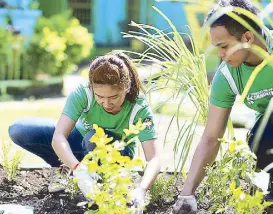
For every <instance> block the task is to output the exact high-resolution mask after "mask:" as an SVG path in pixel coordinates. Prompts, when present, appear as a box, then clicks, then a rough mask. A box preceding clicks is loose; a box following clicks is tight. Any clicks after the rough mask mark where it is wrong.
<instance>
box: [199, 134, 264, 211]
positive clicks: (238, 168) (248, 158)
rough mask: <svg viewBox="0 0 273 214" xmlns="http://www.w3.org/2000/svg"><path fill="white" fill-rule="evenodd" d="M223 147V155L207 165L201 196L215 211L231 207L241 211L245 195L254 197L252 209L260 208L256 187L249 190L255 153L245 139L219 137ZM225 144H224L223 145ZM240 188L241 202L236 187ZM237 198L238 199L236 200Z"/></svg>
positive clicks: (259, 195)
mask: <svg viewBox="0 0 273 214" xmlns="http://www.w3.org/2000/svg"><path fill="white" fill-rule="evenodd" d="M219 140H220V142H221V143H222V144H223V147H226V150H225V152H224V154H223V155H222V157H220V158H219V159H218V160H216V161H215V162H214V163H213V164H212V165H211V166H207V167H206V173H207V178H206V180H205V185H204V186H203V187H202V189H201V194H200V197H201V198H204V197H205V198H206V199H207V200H208V201H209V203H210V208H209V210H210V211H212V212H216V213H223V212H225V211H228V210H233V211H234V212H235V213H236V212H237V213H242V212H240V211H241V209H242V206H245V207H247V206H248V205H247V203H249V202H248V201H247V200H248V199H253V200H256V201H257V203H255V204H254V205H253V207H251V209H253V210H259V209H260V208H261V206H260V205H259V206H258V203H261V200H260V199H261V194H263V193H260V192H259V191H256V192H255V193H254V194H253V195H252V194H250V193H251V192H252V191H251V190H252V189H253V183H252V182H251V179H249V178H250V177H253V176H255V175H254V173H255V167H256V156H255V154H253V153H252V152H251V151H250V150H249V148H248V145H247V143H246V142H245V141H242V140H226V139H219ZM225 145H226V146H225ZM239 190H242V195H244V196H245V198H244V199H243V200H241V201H242V203H243V202H244V203H245V205H244V204H241V205H240V204H239V202H238V201H236V200H239V198H240V197H241V196H240V195H238V191H239ZM237 202H238V203H237Z"/></svg>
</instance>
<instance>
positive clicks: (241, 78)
mask: <svg viewBox="0 0 273 214" xmlns="http://www.w3.org/2000/svg"><path fill="white" fill-rule="evenodd" d="M254 69H255V67H250V66H247V65H245V64H242V65H240V66H239V67H236V68H233V67H231V66H230V65H229V64H227V63H225V62H224V63H222V64H221V65H220V67H219V69H218V71H217V73H216V74H215V77H214V79H213V83H212V89H211V94H210V102H211V103H212V104H213V105H216V106H218V107H223V108H231V107H232V106H233V104H234V101H235V97H236V95H237V94H240V95H241V94H242V93H243V90H244V88H245V86H246V83H247V81H248V79H249V77H250V75H251V74H252V72H253V71H254ZM228 73H229V74H228ZM271 97H273V68H272V67H271V66H270V65H266V66H265V67H264V68H263V69H262V70H261V71H260V73H259V74H258V75H257V76H256V79H255V80H254V82H253V84H252V86H251V88H250V90H249V91H248V94H247V96H246V99H245V100H244V103H245V104H246V105H247V106H248V107H249V108H251V109H253V110H255V111H257V112H259V113H264V112H265V110H266V107H267V105H268V103H269V101H270V99H271Z"/></svg>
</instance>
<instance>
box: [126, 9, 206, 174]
mask: <svg viewBox="0 0 273 214" xmlns="http://www.w3.org/2000/svg"><path fill="white" fill-rule="evenodd" d="M153 8H154V9H155V10H156V11H157V12H158V13H160V15H161V16H162V17H164V19H165V20H166V21H167V22H168V23H169V25H170V27H171V28H172V30H173V32H171V33H165V32H164V31H161V30H159V29H157V28H155V27H153V26H150V25H145V24H137V23H135V22H132V23H131V26H132V27H134V28H136V29H137V30H135V31H129V32H128V33H124V37H125V38H134V39H136V40H139V41H141V42H142V43H144V44H145V45H146V46H147V49H146V51H144V52H143V53H135V52H133V54H136V55H137V56H138V58H139V59H138V61H137V62H138V63H146V62H149V63H154V65H156V66H158V67H159V68H160V71H159V72H156V73H154V74H151V75H150V76H149V78H148V82H149V83H148V84H147V87H148V88H149V90H148V93H149V92H152V91H153V92H154V91H157V92H159V93H162V94H163V93H166V91H167V93H166V94H167V96H165V97H166V99H165V101H163V102H162V105H164V104H165V103H167V102H169V101H171V100H172V101H173V100H175V103H176V104H177V111H176V113H175V114H174V115H173V117H172V120H171V123H170V124H169V127H168V130H167V132H166V133H168V131H169V128H170V126H171V124H172V123H173V122H176V124H177V128H178V136H177V137H176V139H175V148H174V154H175V160H178V161H177V162H175V171H181V170H182V169H183V167H184V165H185V161H186V159H187V156H188V153H189V149H190V147H191V142H192V139H193V136H194V132H195V128H196V125H197V123H198V122H201V123H202V124H205V121H206V118H207V113H208V96H209V85H208V81H207V74H206V65H205V56H204V54H203V53H201V52H200V51H199V48H198V47H197V46H196V42H195V39H194V35H190V34H187V33H179V32H178V31H177V29H176V27H175V26H174V25H173V24H172V22H171V20H169V19H168V18H167V17H166V16H165V15H164V14H163V13H162V12H161V11H160V10H159V9H157V8H156V7H153ZM185 37H188V38H189V41H190V47H191V49H192V51H190V50H189V48H188V44H186V43H185V41H184V38H185ZM188 98H189V99H190V101H191V102H192V104H193V108H191V111H192V112H195V113H194V114H193V115H192V120H191V121H190V122H185V123H184V124H179V109H180V108H181V107H182V106H183V104H184V103H185V100H188ZM166 139H167V134H166V137H165V142H166Z"/></svg>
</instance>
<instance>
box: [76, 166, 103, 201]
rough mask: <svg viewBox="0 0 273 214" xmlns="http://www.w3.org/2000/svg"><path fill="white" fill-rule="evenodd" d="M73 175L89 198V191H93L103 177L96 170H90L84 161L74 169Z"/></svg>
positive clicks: (85, 195)
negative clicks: (91, 171)
mask: <svg viewBox="0 0 273 214" xmlns="http://www.w3.org/2000/svg"><path fill="white" fill-rule="evenodd" d="M73 177H74V178H75V179H76V180H77V184H78V187H79V189H80V190H81V192H82V193H83V195H84V197H85V198H86V199H87V200H90V198H89V197H88V193H90V192H92V190H93V189H94V188H95V186H96V184H97V182H98V180H99V179H101V177H100V176H99V175H98V174H97V173H95V172H93V173H90V172H88V167H87V166H86V165H85V164H82V163H80V164H79V165H78V166H77V167H76V169H75V170H73ZM91 200H92V199H91Z"/></svg>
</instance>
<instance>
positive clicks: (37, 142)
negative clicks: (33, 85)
mask: <svg viewBox="0 0 273 214" xmlns="http://www.w3.org/2000/svg"><path fill="white" fill-rule="evenodd" d="M141 89H142V86H141V82H140V80H139V77H138V75H137V72H136V68H135V66H134V65H133V63H132V62H131V60H130V59H129V57H128V56H127V55H125V54H123V53H120V52H119V53H109V54H106V55H105V56H100V57H98V58H96V59H95V60H94V61H93V62H92V63H91V65H90V69H89V84H88V85H80V86H79V87H77V88H76V89H75V90H74V91H73V92H72V93H71V94H70V95H69V96H68V98H67V101H66V104H65V107H64V109H63V112H62V115H61V116H60V118H59V120H58V123H57V125H55V124H54V123H53V122H51V121H49V120H42V119H39V120H37V119H23V120H19V121H16V122H14V123H13V125H11V126H10V128H9V134H10V137H11V139H12V140H13V141H14V142H15V143H16V144H18V145H19V146H21V147H23V148H25V149H27V150H28V151H30V152H32V153H34V154H36V155H38V156H40V157H42V158H43V159H44V160H45V161H46V162H47V163H49V164H50V165H51V166H53V167H58V166H60V161H59V159H60V160H61V161H62V162H63V163H64V164H65V166H67V167H69V168H70V169H71V170H72V171H73V174H74V176H76V177H77V178H80V179H84V180H85V182H79V183H78V185H79V187H80V189H81V190H82V192H83V193H84V194H85V195H86V194H87V193H88V192H89V190H90V187H89V186H87V185H85V184H86V183H88V182H89V183H92V182H93V180H94V179H96V178H94V176H91V175H90V174H89V173H88V172H87V167H86V166H85V165H83V164H81V163H80V161H81V159H82V158H83V157H84V155H85V154H86V153H87V152H89V151H90V150H92V149H94V144H90V143H89V139H90V138H91V136H92V135H93V134H94V130H93V129H92V127H93V124H97V125H98V126H99V127H101V128H103V129H104V130H105V132H106V133H107V134H109V135H110V136H113V137H114V139H120V138H121V136H122V134H123V130H124V129H128V128H129V126H130V125H132V124H136V123H137V121H138V120H139V119H141V120H142V122H149V124H150V125H149V126H147V127H146V128H145V129H144V130H142V131H140V133H139V135H138V137H139V140H140V141H141V142H142V147H143V149H144V154H145V157H146V160H147V161H148V165H147V167H146V170H145V172H144V176H143V179H142V182H141V183H140V185H139V187H137V188H136V189H135V190H134V191H133V198H134V202H135V204H138V205H139V204H142V203H144V197H145V193H146V191H147V190H148V189H149V187H150V186H151V185H152V183H153V182H154V180H155V179H156V177H157V175H158V173H159V171H160V161H159V156H158V153H157V152H156V146H155V139H156V132H155V128H154V123H153V116H152V111H151V108H150V106H149V104H148V102H147V101H146V99H145V97H144V96H142V95H140V90H141ZM90 146H91V147H90ZM134 147H135V145H134V144H131V145H129V146H127V147H126V148H125V149H124V150H123V151H121V154H122V155H127V156H129V157H130V158H133V155H134ZM60 189H63V187H62V186H59V187H58V186H56V182H52V183H51V185H50V186H49V191H51V192H54V191H58V190H60Z"/></svg>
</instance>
